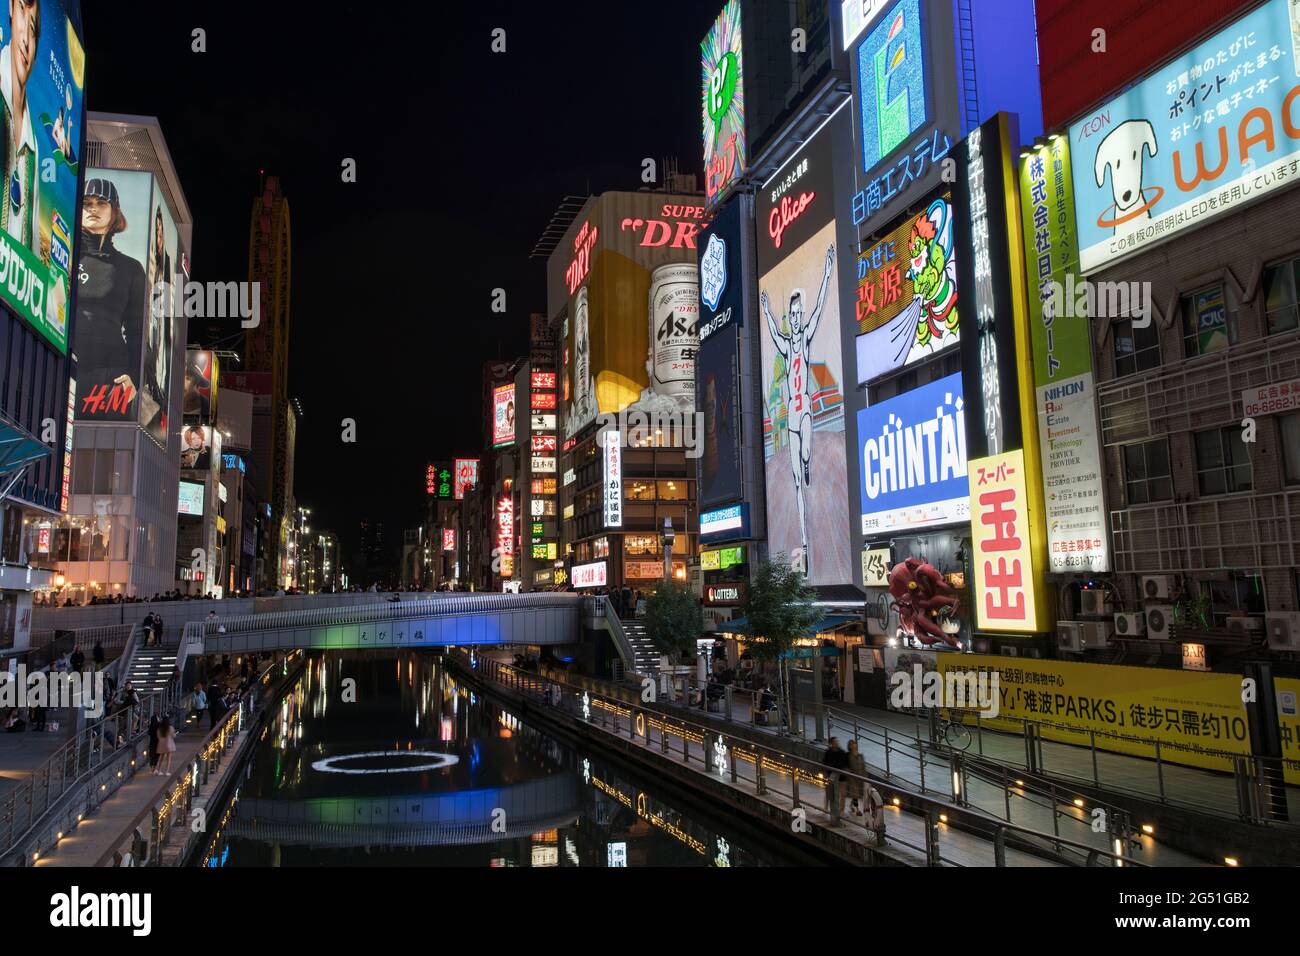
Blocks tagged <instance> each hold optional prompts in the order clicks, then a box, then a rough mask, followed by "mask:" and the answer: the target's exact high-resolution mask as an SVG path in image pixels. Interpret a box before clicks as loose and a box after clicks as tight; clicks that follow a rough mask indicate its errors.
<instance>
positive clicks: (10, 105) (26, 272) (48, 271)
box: [0, 0, 143, 353]
mask: <svg viewBox="0 0 1300 956" xmlns="http://www.w3.org/2000/svg"><path fill="white" fill-rule="evenodd" d="M69 8H70V9H69ZM0 43H3V46H2V47H0V75H3V81H0V93H2V94H3V103H0V119H3V126H2V127H0V132H3V134H4V143H5V147H6V148H5V150H4V151H3V153H0V157H3V159H4V169H3V170H0V174H2V175H3V182H4V190H5V197H6V201H5V202H4V203H3V204H0V298H2V299H4V301H5V303H6V304H7V305H8V306H9V307H10V308H12V309H13V310H14V312H16V313H17V314H18V315H20V316H22V317H23V319H24V320H25V321H27V322H28V323H30V324H31V326H32V327H33V328H34V329H36V331H37V332H38V333H40V335H41V337H42V338H44V339H45V340H46V341H48V342H49V343H50V344H51V345H52V346H54V348H56V349H58V351H59V352H61V353H66V352H67V351H68V309H69V303H70V301H71V296H72V290H71V289H70V288H69V285H70V279H69V276H70V275H71V274H72V271H73V270H72V237H73V231H72V230H74V229H76V228H77V227H78V225H79V224H78V222H77V199H78V197H77V176H78V167H79V165H80V162H81V157H80V156H79V155H78V152H79V150H80V149H81V139H82V132H83V126H84V123H83V119H84V113H83V106H84V97H85V89H84V87H85V79H86V53H85V49H84V48H83V47H82V45H81V12H80V4H77V3H66V2H63V0H36V3H32V2H30V0H29V2H25V3H23V2H10V3H8V4H6V5H5V6H3V7H0ZM141 226H143V223H141ZM142 231H143V230H142ZM83 281H84V280H83Z"/></svg>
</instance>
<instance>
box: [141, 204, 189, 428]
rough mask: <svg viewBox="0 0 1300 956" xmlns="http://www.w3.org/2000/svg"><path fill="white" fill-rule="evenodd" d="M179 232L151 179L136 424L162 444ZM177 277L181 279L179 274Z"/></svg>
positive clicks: (174, 331) (168, 392) (168, 391)
mask: <svg viewBox="0 0 1300 956" xmlns="http://www.w3.org/2000/svg"><path fill="white" fill-rule="evenodd" d="M180 261H181V249H180V235H179V233H178V232H177V231H176V222H175V220H174V219H173V218H172V214H171V210H170V209H168V208H167V203H166V202H165V201H164V200H163V194H162V190H161V189H160V188H159V187H158V181H157V180H154V182H153V196H152V200H151V202H150V214H149V249H148V253H147V256H146V258H145V288H146V289H147V290H148V295H149V309H148V318H147V320H146V322H145V337H144V361H143V363H142V367H141V370H140V402H139V409H138V410H139V415H140V427H141V428H143V429H144V430H145V432H146V433H147V434H148V435H149V436H150V437H151V438H153V440H154V441H156V442H157V443H158V444H159V445H161V446H162V447H163V448H166V447H167V417H168V409H169V406H170V401H171V394H172V353H173V351H174V349H173V345H174V343H175V340H176V338H177V333H178V330H177V328H176V318H177V315H176V309H175V301H176V297H175V293H174V292H173V290H174V288H175V283H176V280H177V277H178V276H180ZM180 278H181V281H184V277H183V276H181V277H180Z"/></svg>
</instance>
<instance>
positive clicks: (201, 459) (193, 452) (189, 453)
mask: <svg viewBox="0 0 1300 956" xmlns="http://www.w3.org/2000/svg"><path fill="white" fill-rule="evenodd" d="M212 442H213V431H212V427H211V426H209V425H186V426H185V427H184V428H182V429H181V467H182V468H187V469H198V470H207V469H208V468H210V467H211V466H212Z"/></svg>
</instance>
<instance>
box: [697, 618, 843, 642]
mask: <svg viewBox="0 0 1300 956" xmlns="http://www.w3.org/2000/svg"><path fill="white" fill-rule="evenodd" d="M861 623H862V618H861V617H860V616H859V615H850V614H827V615H826V616H825V617H823V618H822V619H821V620H820V621H818V622H817V624H816V625H815V626H814V627H811V628H809V629H808V631H806V632H805V633H804V635H803V636H804V637H816V636H817V635H819V634H824V633H825V632H827V631H833V630H835V629H836V628H837V627H843V626H844V625H845V624H861ZM748 624H749V621H748V619H747V618H743V617H737V618H733V619H732V620H730V621H723V622H722V623H720V624H719V625H718V631H719V632H721V633H724V634H743V633H745V628H746V627H747V626H748Z"/></svg>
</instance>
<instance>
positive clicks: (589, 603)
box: [582, 594, 640, 676]
mask: <svg viewBox="0 0 1300 956" xmlns="http://www.w3.org/2000/svg"><path fill="white" fill-rule="evenodd" d="M582 610H583V614H584V616H585V617H586V618H588V619H589V620H590V619H592V618H595V619H597V620H600V621H602V622H603V623H604V625H605V629H606V630H608V631H609V636H610V639H611V640H612V641H613V642H614V648H615V649H616V650H617V651H618V656H619V657H621V658H623V664H624V668H625V670H626V671H627V673H628V674H631V675H633V676H638V675H639V673H640V672H639V671H638V670H637V669H636V652H635V651H634V650H633V648H632V642H631V641H630V640H628V637H627V632H626V631H625V630H623V622H622V621H621V620H619V617H618V615H617V614H616V613H615V612H614V605H613V603H611V602H610V600H609V597H608V595H605V594H596V595H591V596H584V597H583V608H582Z"/></svg>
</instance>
